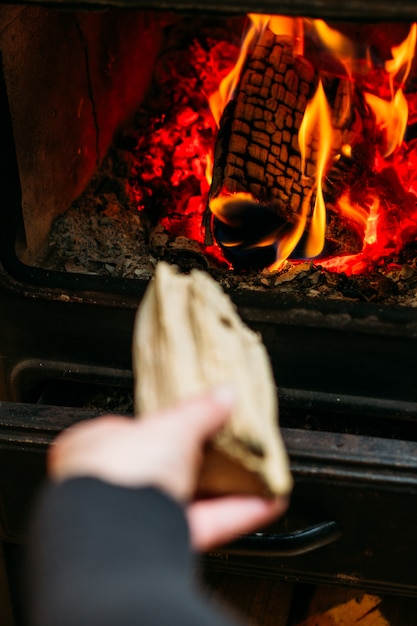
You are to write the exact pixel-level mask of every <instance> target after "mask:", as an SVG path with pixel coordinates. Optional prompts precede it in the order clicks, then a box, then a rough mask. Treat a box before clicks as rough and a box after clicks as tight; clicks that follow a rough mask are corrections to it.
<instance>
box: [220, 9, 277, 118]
mask: <svg viewBox="0 0 417 626" xmlns="http://www.w3.org/2000/svg"><path fill="white" fill-rule="evenodd" d="M248 17H249V18H250V21H251V24H250V27H249V28H248V30H247V33H246V35H245V37H244V39H243V42H242V46H241V48H240V53H239V58H238V60H237V61H236V65H235V66H234V67H233V69H232V70H231V71H230V72H229V74H228V75H227V76H225V77H224V78H223V80H222V81H221V83H220V85H219V89H218V91H215V92H214V93H213V94H212V95H211V96H210V97H209V106H210V110H211V113H212V115H213V117H214V120H215V122H216V124H217V126H219V125H220V119H221V116H222V113H223V111H224V109H225V107H226V104H227V103H228V102H229V100H230V98H231V97H232V96H233V93H234V91H235V89H236V85H237V83H238V80H239V77H240V74H241V72H242V69H243V66H244V64H245V61H246V58H247V56H248V51H249V49H250V48H251V47H252V45H253V43H254V42H255V40H256V39H257V38H258V37H259V35H260V34H261V33H262V32H263V30H264V29H265V28H266V26H267V24H268V21H269V15H255V14H254V15H252V14H251V15H249V16H248Z"/></svg>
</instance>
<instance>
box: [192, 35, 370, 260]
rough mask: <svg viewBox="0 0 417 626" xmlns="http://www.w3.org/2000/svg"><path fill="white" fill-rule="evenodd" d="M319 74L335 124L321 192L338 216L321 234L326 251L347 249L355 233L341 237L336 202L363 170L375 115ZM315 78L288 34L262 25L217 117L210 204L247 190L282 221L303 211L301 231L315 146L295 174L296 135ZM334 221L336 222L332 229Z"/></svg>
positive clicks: (341, 81) (353, 245)
mask: <svg viewBox="0 0 417 626" xmlns="http://www.w3.org/2000/svg"><path fill="white" fill-rule="evenodd" d="M320 78H321V80H322V82H323V84H324V88H325V92H326V94H327V95H328V97H329V95H330V97H331V102H330V104H331V110H332V126H333V129H334V133H333V140H332V154H331V156H330V159H329V163H330V166H329V169H328V172H327V175H326V180H325V181H324V193H325V200H326V205H327V208H328V210H329V211H330V212H334V213H335V215H336V218H337V219H336V220H335V219H329V220H328V224H327V231H328V232H327V233H326V239H327V240H328V241H331V242H333V253H337V254H347V253H349V254H353V253H355V252H359V251H360V250H361V248H362V238H361V236H360V235H358V233H357V230H356V229H353V230H352V229H350V228H349V224H348V223H347V224H345V228H346V230H347V233H346V237H345V238H344V240H343V241H341V240H340V236H339V235H340V231H341V224H340V222H341V220H343V218H341V216H340V215H337V207H336V203H337V202H336V201H337V199H338V198H339V197H340V196H341V194H342V193H343V191H344V190H345V189H346V188H347V187H349V185H350V184H352V183H353V181H355V180H357V178H358V175H359V174H358V172H361V173H362V171H363V167H364V165H365V167H366V163H364V158H363V157H364V155H366V157H367V160H368V168H370V167H371V165H372V163H373V158H372V154H373V152H372V151H373V150H374V147H373V135H372V132H373V130H374V123H373V122H374V120H373V117H372V115H371V114H370V112H369V110H368V109H367V107H366V105H365V103H364V101H363V98H362V96H361V94H360V92H359V91H358V90H357V89H356V87H355V85H354V83H353V82H352V81H351V80H350V79H349V78H348V77H347V76H346V77H343V76H337V77H335V76H334V75H332V74H330V73H326V72H323V71H322V72H320ZM318 80H319V72H318V71H316V70H315V68H314V67H313V64H312V63H311V62H310V61H309V60H308V59H306V58H304V57H301V56H297V55H295V54H294V50H293V40H292V38H291V37H288V36H283V35H274V34H273V33H272V32H271V31H270V30H269V29H268V28H266V29H265V30H264V32H263V34H262V35H261V36H260V38H259V40H258V42H257V43H256V45H255V47H254V50H253V51H252V53H251V55H250V56H249V57H248V59H247V62H246V65H245V69H244V71H243V72H242V76H241V78H240V81H239V85H238V87H237V90H236V94H235V96H234V98H233V99H232V100H231V101H230V102H229V104H228V105H227V107H226V109H225V111H224V113H223V116H222V120H221V126H220V129H219V134H218V139H217V142H216V147H215V154H214V169H213V181H212V185H211V189H210V197H209V206H210V202H211V201H213V199H215V198H218V197H219V196H220V197H221V196H230V195H233V194H235V193H239V192H241V193H249V194H251V195H252V196H253V198H254V199H255V201H256V202H259V203H261V204H265V205H268V207H269V208H270V209H272V210H273V211H274V212H275V213H276V214H277V215H278V216H279V217H280V219H281V220H282V221H283V222H285V221H286V222H287V223H288V224H294V223H295V222H296V216H297V215H299V214H300V213H301V212H302V211H306V214H307V225H306V230H307V231H308V229H309V218H310V217H311V214H312V211H313V207H314V199H315V192H314V187H315V184H316V181H315V171H316V162H317V155H318V149H319V147H318V142H317V141H316V140H313V141H312V142H311V144H310V145H309V146H307V151H306V155H305V169H304V171H302V158H301V153H300V147H299V140H298V134H299V130H300V125H301V122H302V119H303V117H304V113H305V110H306V106H307V102H308V101H309V100H310V99H311V98H312V96H313V95H314V93H315V91H316V88H317V84H318ZM344 145H346V146H350V148H349V150H348V151H347V152H348V154H344V153H343V150H342V146H344ZM336 155H338V156H337V159H335V160H334V163H333V164H332V159H334V157H336ZM208 212H209V209H208ZM210 220H211V217H210V215H209V214H208V215H206V216H205V219H204V224H205V226H206V233H207V236H206V242H207V243H209V242H210V240H211V239H212V236H211V233H210V232H209V231H210ZM333 225H335V226H336V227H337V228H336V231H335V232H333Z"/></svg>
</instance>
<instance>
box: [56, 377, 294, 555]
mask: <svg viewBox="0 0 417 626" xmlns="http://www.w3.org/2000/svg"><path fill="white" fill-rule="evenodd" d="M233 405H234V396H233V393H231V391H230V390H229V389H228V388H219V389H216V390H214V391H213V392H212V393H210V394H207V395H205V396H202V397H199V398H196V399H193V400H190V401H188V402H185V403H183V404H181V405H180V406H178V407H175V408H173V409H170V410H167V411H164V412H158V413H156V414H153V415H149V416H144V417H142V418H141V419H140V420H132V419H130V418H125V417H118V416H112V415H108V416H105V417H99V418H96V419H93V420H89V421H86V422H80V423H78V424H76V425H75V426H72V427H71V428H69V429H68V430H66V431H64V432H63V433H61V434H60V435H59V436H58V438H57V439H56V441H55V443H54V445H53V446H52V447H51V449H50V453H49V458H48V469H49V474H50V477H51V478H52V479H53V480H65V479H67V478H73V477H76V476H93V477H95V478H100V479H102V480H104V481H107V482H110V483H113V484H116V485H121V486H125V487H140V486H154V487H158V488H160V489H162V490H163V491H165V492H166V493H168V494H169V495H170V496H172V497H173V498H175V499H176V500H177V501H178V502H180V503H181V504H183V505H184V507H185V510H186V515H187V518H188V522H189V526H190V533H191V541H192V544H193V547H194V548H195V549H196V550H200V551H205V550H209V549H212V548H214V547H215V546H218V545H220V544H222V543H225V542H227V541H230V540H232V539H233V538H234V537H235V536H236V535H238V534H241V533H245V532H250V531H253V530H255V529H257V528H259V527H261V526H263V525H265V524H267V523H268V522H271V521H272V520H273V519H274V518H275V517H277V516H279V515H281V514H282V513H284V512H285V510H286V507H287V501H286V499H280V498H275V499H272V500H266V499H263V498H260V497H253V496H225V497H219V498H212V499H206V500H194V499H193V496H194V492H195V488H196V484H197V480H198V476H199V471H200V467H201V462H202V458H203V452H204V445H205V443H206V442H207V441H208V440H209V439H210V438H211V437H212V436H213V435H214V434H215V433H216V432H217V431H218V430H219V429H220V428H221V427H222V426H223V424H224V423H225V422H226V420H227V419H228V418H229V416H230V413H231V410H232V408H233Z"/></svg>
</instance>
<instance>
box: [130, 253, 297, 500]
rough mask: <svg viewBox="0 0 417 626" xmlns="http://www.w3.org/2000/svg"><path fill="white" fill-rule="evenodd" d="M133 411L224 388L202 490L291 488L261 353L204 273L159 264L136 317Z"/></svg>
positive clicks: (258, 342)
mask: <svg viewBox="0 0 417 626" xmlns="http://www.w3.org/2000/svg"><path fill="white" fill-rule="evenodd" d="M133 364H134V373H135V412H136V414H137V415H143V414H144V413H150V412H153V411H159V410H161V409H166V408H169V407H171V406H173V405H175V404H177V403H178V402H181V401H184V400H186V399H189V398H192V397H193V396H196V395H198V394H201V393H204V392H206V391H208V390H210V389H211V388H213V387H214V386H216V385H219V384H224V383H230V384H232V385H233V386H234V387H235V388H236V390H237V395H238V398H237V406H236V409H235V411H234V412H233V415H232V416H231V419H230V420H229V421H228V423H227V425H226V426H225V427H224V428H223V429H222V430H221V432H219V433H218V435H216V436H215V438H214V439H213V441H212V442H211V444H210V445H209V446H208V448H207V451H206V456H205V461H204V463H203V469H202V473H201V477H200V482H199V486H198V490H199V492H200V493H205V494H206V493H207V494H224V493H241V494H242V493H245V494H262V495H272V494H287V493H288V492H289V491H290V489H291V485H292V479H291V476H290V472H289V468H288V459H287V455H286V452H285V449H284V445H283V442H282V439H281V436H280V433H279V429H278V421H277V420H278V405H277V392H276V388H275V384H274V379H273V374H272V370H271V366H270V363H269V358H268V356H267V352H266V349H265V347H264V345H263V344H262V342H261V340H260V338H259V336H258V335H257V334H256V333H254V332H253V331H252V330H250V329H249V328H248V327H246V326H245V325H244V324H243V322H242V321H241V319H240V317H239V316H238V314H237V313H236V311H235V309H234V306H233V304H232V302H231V301H230V299H229V298H228V296H226V295H225V294H224V292H223V291H222V289H221V287H220V286H219V285H218V283H216V282H215V281H214V280H213V279H212V278H211V277H210V276H209V275H208V274H207V273H205V272H202V271H199V270H193V271H192V272H191V273H190V274H188V275H184V274H179V273H177V271H176V269H175V268H174V267H173V266H170V265H168V264H166V263H163V262H162V263H160V264H159V265H158V266H157V269H156V274H155V278H154V280H153V281H152V282H151V283H150V285H149V287H148V290H147V292H146V294H145V296H144V299H143V301H142V303H141V305H140V307H139V310H138V314H137V317H136V322H135V328H134V337H133Z"/></svg>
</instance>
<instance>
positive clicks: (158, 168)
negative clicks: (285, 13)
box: [131, 15, 417, 274]
mask: <svg viewBox="0 0 417 626" xmlns="http://www.w3.org/2000/svg"><path fill="white" fill-rule="evenodd" d="M236 24H237V22H236ZM367 28H368V30H367V32H368V34H369V33H370V38H369V41H367V42H365V41H364V38H363V37H361V36H360V34H359V35H358V34H357V32H356V30H355V28H354V27H353V26H351V27H349V26H346V25H344V26H343V27H341V28H340V29H337V28H335V27H334V25H333V27H331V28H330V27H329V26H328V25H327V24H326V23H325V22H323V21H322V20H307V19H302V18H288V17H285V18H284V17H281V16H268V15H250V16H249V27H248V28H247V30H246V34H245V36H244V38H243V42H242V44H241V46H239V47H238V46H237V45H236V43H235V40H234V38H233V37H230V39H229V41H224V40H221V39H213V38H209V37H208V38H206V39H205V41H204V42H203V43H202V42H201V40H198V39H196V40H195V41H194V42H193V43H192V45H191V47H189V48H188V50H186V51H185V52H184V53H183V57H182V62H181V64H180V66H179V67H178V66H177V65H176V61H177V60H178V59H177V58H173V59H170V60H169V62H168V63H167V62H166V60H165V61H164V63H165V64H164V63H163V64H162V65H161V67H160V68H159V72H158V77H159V82H160V85H163V86H164V88H165V89H166V90H167V93H168V94H169V99H168V102H167V108H166V111H168V112H167V113H163V112H161V114H160V115H159V116H154V118H153V119H152V120H151V123H150V124H149V132H148V133H147V134H145V135H144V137H142V138H140V139H139V141H138V148H137V153H136V154H137V162H136V164H135V166H134V168H133V173H132V179H131V187H132V192H133V194H134V195H135V199H136V203H137V206H138V209H139V210H142V209H143V208H147V209H148V211H149V210H150V214H151V216H152V210H153V211H154V214H155V222H159V224H160V225H161V226H162V227H163V228H164V229H165V231H166V233H167V234H168V236H169V237H177V238H178V237H186V238H188V239H190V240H193V241H195V242H196V244H197V245H198V247H199V249H200V250H201V251H203V252H204V254H205V255H207V256H208V257H211V258H212V259H215V260H216V262H220V263H223V264H224V263H225V264H227V265H229V266H233V265H234V264H235V257H234V256H233V255H232V256H230V254H232V252H231V251H232V250H235V251H238V252H239V254H241V253H242V254H246V253H247V254H249V255H250V254H251V253H252V251H253V250H255V249H256V248H259V249H270V250H271V251H272V252H271V253H272V256H273V258H272V259H269V260H268V261H267V262H266V264H267V265H268V266H269V267H270V269H271V270H277V269H280V268H281V267H282V264H283V263H284V261H285V259H287V258H292V259H301V258H314V259H315V262H316V263H318V264H320V265H322V266H324V267H326V268H327V269H330V270H333V271H343V272H346V273H347V274H352V273H360V272H365V271H367V270H368V269H369V268H370V267H372V266H373V265H375V264H378V263H379V262H380V261H381V259H382V260H383V259H384V258H387V257H389V256H390V255H395V254H398V253H399V252H400V251H401V250H402V248H403V247H404V245H406V244H407V243H409V242H410V241H414V240H415V239H416V237H417V197H416V196H417V131H416V128H417V95H416V93H415V89H414V87H413V88H412V87H411V86H414V84H415V83H416V78H417V74H416V71H415V70H414V66H413V60H414V53H415V47H416V40H417V26H416V24H412V25H411V27H410V28H409V29H407V31H406V32H404V28H403V27H402V26H401V25H399V26H398V27H397V28H393V29H392V43H391V45H390V46H389V49H388V47H387V45H386V39H387V37H388V36H389V35H390V34H391V29H390V25H388V26H372V27H367ZM401 29H402V30H401ZM359 30H360V29H359ZM267 31H271V33H272V34H273V35H271V41H272V42H277V41H278V42H280V41H282V42H284V43H283V50H284V51H285V54H287V55H288V50H291V54H292V55H293V58H294V59H295V60H297V59H301V58H302V59H303V63H304V65H299V67H301V68H306V67H307V68H308V67H310V68H311V74H312V76H313V77H314V78H313V80H312V81H311V84H310V88H311V91H310V93H309V94H307V93H305V92H302V91H300V92H297V88H298V87H297V85H298V83H299V82H300V81H301V77H300V76H298V75H297V73H296V71H294V70H291V73H290V72H289V70H285V72H284V74H283V76H282V85H283V87H285V88H287V86H288V84H289V81H290V82H291V85H295V87H294V91H293V92H292V93H294V94H295V95H294V97H293V99H291V98H289V96H288V93H289V92H287V91H285V90H284V91H282V92H281V91H280V89H281V87H279V85H278V86H277V87H276V88H275V91H274V92H273V93H272V91H271V92H268V93H266V94H265V96H264V98H265V103H264V105H263V104H262V103H261V104H260V105H259V106H264V110H266V111H267V112H268V116H267V117H265V118H261V117H260V116H259V115H258V113H257V108H256V107H257V106H258V105H257V104H256V103H255V104H252V101H249V100H248V105H247V108H246V112H245V115H247V116H250V115H252V118H250V117H249V119H246V118H245V119H244V120H242V119H241V118H240V117H238V115H237V113H236V108H237V106H240V105H241V99H242V93H241V92H239V98H238V99H237V102H238V105H236V107H235V108H234V109H233V108H232V109H230V110H229V106H228V103H233V102H234V98H236V92H237V90H239V84H240V81H241V79H242V74H243V73H244V72H245V71H246V68H247V67H248V65H247V63H248V59H251V58H252V55H254V57H253V58H254V59H255V61H256V59H257V58H258V56H259V54H260V49H262V46H260V45H259V41H261V38H262V41H264V39H265V36H264V35H265V33H266V32H267ZM383 40H384V41H383ZM382 41H383V43H382ZM262 45H264V44H263V43H262ZM271 45H276V44H274V43H273V44H271ZM273 50H275V48H273ZM277 50H278V48H277ZM274 54H275V52H273V53H272V54H271V58H273V57H274ZM280 54H281V52H280ZM282 54H284V53H282ZM276 57H277V60H276V68H275V70H274V71H276V73H275V74H274V78H273V81H274V80H275V83H276V84H278V82H279V80H280V79H279V71H280V70H279V67H280V63H282V61H281V60H280V57H279V55H278V52H277V53H276ZM286 63H287V66H286V67H292V66H291V65H290V62H289V61H288V59H287V61H286ZM294 67H295V65H294ZM290 74H291V75H290ZM271 76H272V74H271ZM277 76H278V78H277ZM251 80H253V81H256V80H260V79H258V78H257V77H256V76H255V75H254V78H252V79H251ZM262 80H265V79H264V78H262ZM258 87H259V88H258ZM256 89H258V91H256ZM262 89H264V83H262V85H261V86H259V85H257V83H256V82H253V89H252V90H250V89H248V98H252V99H255V100H256V98H258V99H259V97H260V96H259V94H261V92H262ZM271 90H272V88H271ZM303 98H304V102H303ZM302 103H303V104H302ZM243 106H244V105H243ZM226 107H227V108H226ZM250 107H252V109H250ZM300 107H301V109H300ZM225 109H226V112H225ZM288 109H292V110H293V111H294V112H295V113H294V115H293V116H292V117H291V116H288V114H287V113H285V111H287V110H288ZM228 110H229V113H228ZM230 111H232V114H233V115H236V118H233V120H234V121H233V124H232V128H233V132H235V135H234V139H233V141H234V144H233V146H234V147H235V149H236V151H235V153H234V154H232V158H231V159H229V158H228V157H226V156H225V155H223V154H222V155H221V159H220V161H221V162H220V164H219V163H218V162H217V161H216V160H217V159H218V158H219V157H218V154H219V153H218V150H217V148H216V149H215V148H214V146H215V142H216V136H217V134H218V132H219V131H218V127H219V126H220V129H221V130H220V135H221V133H222V123H223V116H224V115H229V116H230ZM248 111H252V113H248ZM271 112H272V113H271ZM297 116H299V117H297ZM281 118H282V119H281ZM297 120H298V121H297ZM262 124H263V126H262ZM280 124H282V126H280ZM297 124H298V125H297ZM246 126H247V127H248V128H249V129H251V128H252V130H249V131H246V130H244V128H246ZM295 126H296V127H295ZM236 129H237V130H236ZM239 129H240V130H239ZM253 129H254V130H253ZM268 129H269V130H268ZM297 129H298V132H297ZM245 132H250V133H251V135H250V136H251V138H252V139H253V138H255V139H253V141H254V142H255V144H256V145H255V147H254V145H253V144H251V143H250V142H249V144H248V142H247V139H245V136H244V133H245ZM268 132H270V133H272V134H273V137H272V140H271V141H272V144H268V141H269V139H268ZM236 133H237V136H238V139H239V141H238V142H237V143H236ZM285 133H287V135H285ZM220 135H219V136H220ZM271 136H272V135H271ZM221 141H223V142H224V137H223V136H221ZM274 142H275V143H274ZM276 142H278V143H276ZM245 146H248V147H247V148H245ZM268 146H269V147H268ZM271 146H272V147H271ZM274 146H275V147H274ZM284 148H285V152H284ZM246 153H248V154H250V156H251V158H253V159H254V162H255V166H256V167H255V166H252V169H250V168H248V166H247V165H245V158H246ZM224 160H226V161H227V163H224V162H223V161H224ZM241 163H242V165H241ZM229 164H230V166H229ZM216 167H223V168H224V169H227V167H229V169H230V167H232V170H231V171H232V175H231V178H230V180H231V181H232V184H231V183H230V181H229V183H228V185H224V184H223V182H222V184H221V186H220V188H218V187H216V186H215V185H216V176H213V172H214V171H215V169H216ZM235 167H236V168H240V169H237V170H234V169H233V168H235ZM290 170H291V171H294V181H295V182H294V183H291V184H290V183H289V182H288V179H287V178H286V176H289V174H288V172H289V171H290ZM236 171H239V172H240V171H242V172H246V173H245V175H244V176H243V177H242V176H240V175H236ZM254 171H256V172H257V171H259V172H260V174H259V176H260V177H261V178H260V181H261V182H260V183H258V180H257V179H256V180H255V178H254V174H253V172H254ZM245 177H246V178H245ZM268 177H269V178H268ZM217 179H218V177H217ZM263 180H264V182H262V181H263ZM274 181H275V182H274ZM255 183H256V184H255ZM276 186H278V187H280V186H281V187H280V188H282V189H283V190H284V191H285V193H284V191H283V193H282V194H281V192H280V191H279V192H277V191H276ZM288 190H289V191H288ZM286 194H287V195H286ZM297 198H299V200H298V199H297ZM154 206H155V207H156V206H157V207H158V209H157V210H156V209H152V208H151V209H149V207H154ZM208 206H209V207H210V211H208V209H207V207H208ZM213 218H214V220H215V221H214V223H213ZM330 224H331V225H332V228H333V230H332V229H331V228H330ZM335 224H336V225H337V228H335V226H334V225H335ZM208 233H209V234H210V233H211V234H212V235H213V234H214V237H215V238H216V239H217V241H218V242H219V243H220V246H219V245H217V243H215V242H214V243H208V239H210V237H208ZM335 233H336V234H335ZM343 238H346V240H349V241H350V240H351V241H354V242H357V243H355V244H349V245H350V248H349V245H347V247H346V252H344V253H343V256H341V254H340V252H338V251H337V250H340V249H341V248H340V246H338V244H340V243H341V241H340V239H343ZM335 246H336V253H334V252H333V249H334V248H335ZM228 251H230V254H229V252H228ZM265 258H267V257H265ZM268 258H269V257H268ZM226 259H227V260H226Z"/></svg>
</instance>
